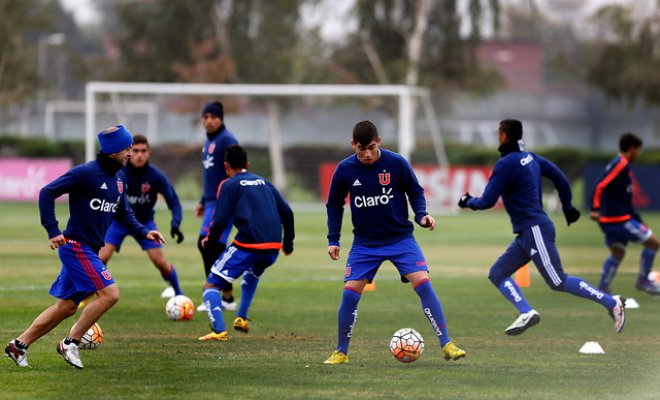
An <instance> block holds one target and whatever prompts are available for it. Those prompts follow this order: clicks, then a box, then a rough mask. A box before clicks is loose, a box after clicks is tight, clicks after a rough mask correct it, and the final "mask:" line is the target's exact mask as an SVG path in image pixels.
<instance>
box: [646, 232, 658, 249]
mask: <svg viewBox="0 0 660 400" xmlns="http://www.w3.org/2000/svg"><path fill="white" fill-rule="evenodd" d="M644 247H646V248H647V249H651V250H654V251H657V250H658V248H660V242H659V241H658V238H657V237H655V235H652V236H651V237H650V238H649V240H647V241H646V243H644Z"/></svg>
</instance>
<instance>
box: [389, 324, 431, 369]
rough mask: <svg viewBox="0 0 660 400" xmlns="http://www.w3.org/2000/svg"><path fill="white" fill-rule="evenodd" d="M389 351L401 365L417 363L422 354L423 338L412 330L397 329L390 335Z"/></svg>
mask: <svg viewBox="0 0 660 400" xmlns="http://www.w3.org/2000/svg"><path fill="white" fill-rule="evenodd" d="M390 351H392V355H393V356H394V358H396V359H397V360H399V361H401V362H402V363H411V362H413V361H417V359H418V358H420V357H421V356H422V353H423V352H424V338H423V337H422V335H420V333H419V332H417V331H416V330H414V329H412V328H403V329H399V330H398V331H396V332H394V335H392V340H390Z"/></svg>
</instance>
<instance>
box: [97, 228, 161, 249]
mask: <svg viewBox="0 0 660 400" xmlns="http://www.w3.org/2000/svg"><path fill="white" fill-rule="evenodd" d="M143 225H144V226H146V227H147V229H149V230H150V231H155V230H157V228H156V223H155V222H154V221H153V220H152V221H149V222H147V223H144V224H143ZM128 235H131V233H130V232H129V231H128V229H126V228H125V227H124V225H122V224H120V223H119V222H117V221H112V224H110V227H109V228H108V231H107V232H106V233H105V239H104V240H103V241H104V242H105V243H108V244H111V245H113V246H115V247H116V248H117V252H119V249H120V248H121V244H122V242H123V241H124V238H125V237H126V236H128ZM131 236H133V235H131ZM133 239H135V241H136V242H138V244H139V245H140V247H141V248H142V250H150V249H160V248H161V247H163V245H162V244H161V243H160V242H156V241H154V240H150V239H147V238H142V239H138V238H136V237H135V236H133Z"/></svg>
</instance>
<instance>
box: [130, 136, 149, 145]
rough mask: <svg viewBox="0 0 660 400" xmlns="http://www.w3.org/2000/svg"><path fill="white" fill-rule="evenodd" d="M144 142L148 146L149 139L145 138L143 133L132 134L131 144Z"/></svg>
mask: <svg viewBox="0 0 660 400" xmlns="http://www.w3.org/2000/svg"><path fill="white" fill-rule="evenodd" d="M143 143H144V144H146V145H147V147H149V141H148V140H147V137H146V136H144V135H140V134H137V135H133V144H143Z"/></svg>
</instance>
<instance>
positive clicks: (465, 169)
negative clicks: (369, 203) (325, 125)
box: [319, 163, 501, 209]
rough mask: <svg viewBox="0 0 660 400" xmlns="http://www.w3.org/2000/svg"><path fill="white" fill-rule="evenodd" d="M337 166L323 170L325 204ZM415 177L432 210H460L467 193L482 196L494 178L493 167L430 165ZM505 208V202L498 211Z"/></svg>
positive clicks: (420, 167) (324, 166)
mask: <svg viewBox="0 0 660 400" xmlns="http://www.w3.org/2000/svg"><path fill="white" fill-rule="evenodd" d="M336 167H337V163H323V164H321V166H320V168H319V184H320V185H321V187H320V188H321V200H322V201H323V202H325V201H326V200H327V199H328V191H329V190H330V181H331V180H332V174H333V173H334V171H335V168H336ZM413 170H414V171H415V175H417V180H418V181H419V183H420V185H422V187H423V188H424V195H425V197H426V202H427V205H428V207H429V208H436V209H451V208H456V207H457V205H456V203H458V199H459V198H460V197H461V196H462V195H463V193H465V192H470V194H472V195H473V196H480V195H481V194H482V193H483V191H484V188H485V187H486V184H487V183H488V178H489V177H490V174H491V171H492V168H491V167H475V166H460V167H459V166H452V167H449V168H441V167H438V166H430V165H413ZM500 206H501V201H500V202H498V205H497V207H500Z"/></svg>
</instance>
